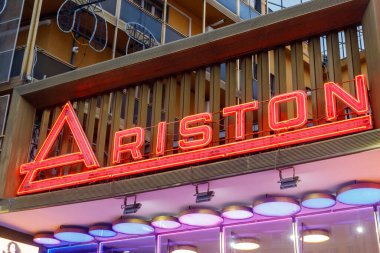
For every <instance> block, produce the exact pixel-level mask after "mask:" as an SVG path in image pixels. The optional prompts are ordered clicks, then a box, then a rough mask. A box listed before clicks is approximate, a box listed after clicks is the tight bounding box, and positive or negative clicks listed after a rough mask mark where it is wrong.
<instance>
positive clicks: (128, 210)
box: [121, 195, 142, 215]
mask: <svg viewBox="0 0 380 253" xmlns="http://www.w3.org/2000/svg"><path fill="white" fill-rule="evenodd" d="M129 197H132V198H134V200H133V204H128V198H129ZM141 206H142V204H141V203H137V196H136V195H134V196H125V197H124V204H123V205H121V209H123V214H124V215H126V214H133V213H137V211H138V210H139V209H140V208H141Z"/></svg>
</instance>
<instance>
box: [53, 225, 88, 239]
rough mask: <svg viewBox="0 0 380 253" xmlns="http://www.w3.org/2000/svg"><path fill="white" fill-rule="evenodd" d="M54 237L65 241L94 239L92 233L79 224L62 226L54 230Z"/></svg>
mask: <svg viewBox="0 0 380 253" xmlns="http://www.w3.org/2000/svg"><path fill="white" fill-rule="evenodd" d="M54 237H55V238H56V239H58V240H61V241H65V242H75V243H81V242H91V241H92V240H94V237H93V236H92V235H89V234H88V230H87V229H86V228H83V227H77V226H61V227H60V228H59V229H57V231H55V232H54Z"/></svg>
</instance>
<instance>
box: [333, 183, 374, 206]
mask: <svg viewBox="0 0 380 253" xmlns="http://www.w3.org/2000/svg"><path fill="white" fill-rule="evenodd" d="M337 200H338V201H339V202H341V203H343V204H347V205H373V204H376V203H378V202H380V185H379V184H374V183H359V184H354V185H349V186H346V187H344V188H342V189H341V190H339V192H338V195H337Z"/></svg>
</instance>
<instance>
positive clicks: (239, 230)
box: [225, 219, 294, 253]
mask: <svg viewBox="0 0 380 253" xmlns="http://www.w3.org/2000/svg"><path fill="white" fill-rule="evenodd" d="M291 235H292V219H282V220H274V221H265V222H260V223H251V224H243V225H236V226H229V227H226V228H225V237H226V241H225V247H226V251H225V253H235V252H236V253H238V252H242V251H239V250H237V249H236V247H235V245H236V242H239V241H241V242H243V243H244V242H245V244H241V246H242V247H252V248H255V249H254V250H253V251H252V252H281V253H293V249H294V246H293V244H294V243H293V241H292V240H290V236H291ZM249 252H250V251H249Z"/></svg>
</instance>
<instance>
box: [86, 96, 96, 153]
mask: <svg viewBox="0 0 380 253" xmlns="http://www.w3.org/2000/svg"><path fill="white" fill-rule="evenodd" d="M97 100H98V98H97V97H92V98H91V99H90V105H89V107H88V111H87V124H86V136H87V139H88V142H89V143H90V145H91V147H93V142H94V131H95V117H96V111H97V105H96V104H97Z"/></svg>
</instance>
